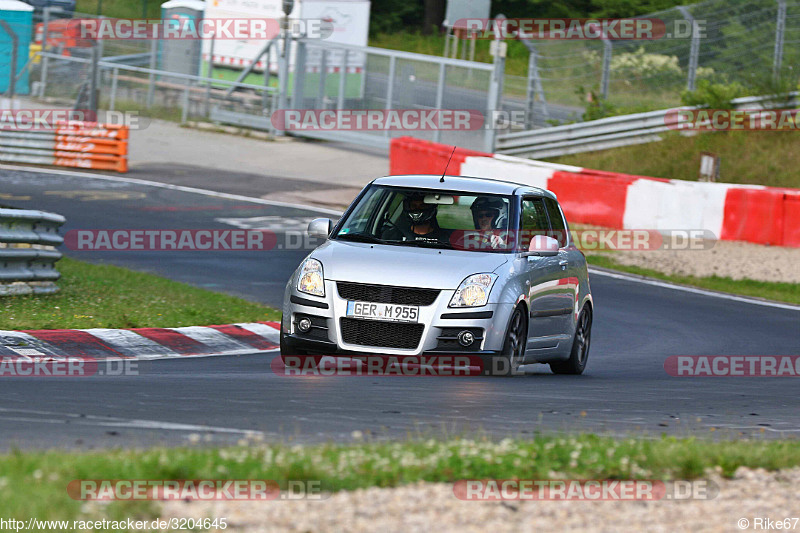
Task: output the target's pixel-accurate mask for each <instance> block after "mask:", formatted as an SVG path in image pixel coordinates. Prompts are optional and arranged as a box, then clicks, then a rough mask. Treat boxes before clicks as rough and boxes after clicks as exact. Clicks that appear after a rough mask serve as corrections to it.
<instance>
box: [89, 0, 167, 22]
mask: <svg viewBox="0 0 800 533" xmlns="http://www.w3.org/2000/svg"><path fill="white" fill-rule="evenodd" d="M163 3H164V2H163V1H162V0H77V4H76V6H75V11H76V12H78V13H86V14H89V15H103V16H105V17H112V18H120V19H138V18H142V15H143V9H142V7H143V6H146V7H145V11H144V12H145V13H146V14H147V18H150V19H160V18H161V4H163Z"/></svg>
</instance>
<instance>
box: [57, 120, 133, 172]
mask: <svg viewBox="0 0 800 533" xmlns="http://www.w3.org/2000/svg"><path fill="white" fill-rule="evenodd" d="M128 134H129V128H128V126H121V125H117V124H99V123H97V122H79V121H70V122H65V123H63V124H60V125H59V127H58V128H57V129H56V137H55V139H56V144H55V147H54V150H53V156H54V157H55V161H54V163H53V164H54V165H57V166H63V167H78V168H90V169H94V170H114V171H116V172H127V171H128Z"/></svg>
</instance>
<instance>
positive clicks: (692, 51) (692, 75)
mask: <svg viewBox="0 0 800 533" xmlns="http://www.w3.org/2000/svg"><path fill="white" fill-rule="evenodd" d="M677 7H678V11H680V12H681V14H682V15H683V16H684V17H686V19H687V20H688V21H689V22H691V23H692V44H691V47H690V48H689V76H688V79H687V80H686V89H687V90H689V91H694V88H695V80H696V79H697V66H698V62H699V60H700V28H699V26H698V24H697V22H695V20H694V17H693V16H692V15H691V13H689V10H688V9H687V8H686V6H677Z"/></svg>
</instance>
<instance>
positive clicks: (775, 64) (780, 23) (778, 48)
mask: <svg viewBox="0 0 800 533" xmlns="http://www.w3.org/2000/svg"><path fill="white" fill-rule="evenodd" d="M785 30H786V0H778V20H777V21H776V25H775V53H774V54H773V57H772V76H773V78H775V79H776V80H777V79H779V78H780V76H781V64H782V63H783V39H784V37H783V36H784V31H785Z"/></svg>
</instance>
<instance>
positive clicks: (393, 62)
mask: <svg viewBox="0 0 800 533" xmlns="http://www.w3.org/2000/svg"><path fill="white" fill-rule="evenodd" d="M396 69H397V57H396V56H394V55H393V56H391V57H390V58H389V80H388V83H387V85H386V105H385V106H384V109H386V111H389V110H390V109H392V105H393V104H392V100H394V78H395V71H396ZM443 82H444V80H443V78H442V73H441V71H440V72H439V84H440V85H442V84H443ZM436 100H437V102H436V107H437V108H439V109H441V107H442V106H441V103H440V102H439V93H438V92H437V96H436ZM389 133H390V132H389V130H388V128H387V129H386V130H384V132H383V134H384V135H385V136H386V137H389Z"/></svg>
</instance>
